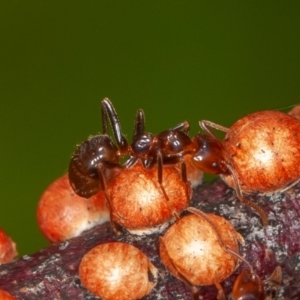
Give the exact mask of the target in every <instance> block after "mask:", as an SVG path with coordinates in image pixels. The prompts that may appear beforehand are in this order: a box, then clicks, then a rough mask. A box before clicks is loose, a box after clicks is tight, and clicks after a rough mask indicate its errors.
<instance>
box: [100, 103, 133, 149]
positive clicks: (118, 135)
mask: <svg viewBox="0 0 300 300" xmlns="http://www.w3.org/2000/svg"><path fill="white" fill-rule="evenodd" d="M101 106H102V126H103V132H104V134H107V123H108V122H107V118H109V120H110V124H111V127H112V130H113V133H114V137H115V139H116V142H117V144H118V147H119V149H120V152H121V154H123V153H124V154H126V153H127V151H128V142H127V140H126V138H125V136H124V134H123V133H122V129H121V124H120V121H119V119H118V116H117V113H116V110H115V108H114V106H113V105H112V103H111V101H110V100H109V99H108V98H105V99H103V100H102V102H101Z"/></svg>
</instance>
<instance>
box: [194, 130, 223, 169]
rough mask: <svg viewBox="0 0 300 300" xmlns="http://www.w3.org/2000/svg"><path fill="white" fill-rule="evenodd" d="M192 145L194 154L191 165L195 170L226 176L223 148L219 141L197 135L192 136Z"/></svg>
mask: <svg viewBox="0 0 300 300" xmlns="http://www.w3.org/2000/svg"><path fill="white" fill-rule="evenodd" d="M193 144H194V146H195V153H194V155H193V157H192V163H193V165H194V166H195V167H196V168H198V169H200V170H202V171H203V172H207V173H211V174H228V170H227V167H226V163H225V161H224V157H223V156H224V154H223V153H224V148H223V145H222V143H221V142H220V141H219V140H217V139H216V138H213V137H211V136H209V135H205V134H200V133H199V134H196V135H195V136H194V138H193Z"/></svg>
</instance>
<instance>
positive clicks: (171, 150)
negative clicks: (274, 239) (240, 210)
mask: <svg viewBox="0 0 300 300" xmlns="http://www.w3.org/2000/svg"><path fill="white" fill-rule="evenodd" d="M101 108H102V134H100V135H96V136H92V137H90V138H89V139H88V140H87V141H85V142H83V143H82V144H80V145H78V146H77V149H76V150H75V152H74V154H73V155H72V158H71V161H70V164H69V180H70V184H71V186H72V187H73V189H74V191H75V193H76V194H78V195H79V196H82V197H85V198H89V197H91V196H92V195H94V194H96V193H97V192H99V191H100V190H104V192H105V191H106V186H107V184H108V182H109V181H110V180H111V179H112V178H113V176H115V174H116V173H118V172H121V171H122V169H123V168H129V167H131V166H133V165H134V164H135V163H136V162H137V161H138V160H140V161H141V162H142V164H143V166H144V167H145V168H147V169H150V168H151V167H153V166H154V165H155V164H157V166H158V183H159V185H160V188H161V190H162V192H163V194H164V197H165V199H166V200H167V201H168V200H169V198H168V195H167V194H166V192H165V189H164V187H163V186H162V182H163V167H164V166H166V165H176V164H179V165H180V169H181V176H182V180H183V181H184V182H188V179H187V171H186V162H185V158H186V157H188V156H189V157H190V162H191V164H192V165H193V166H194V167H195V168H197V169H199V170H201V171H203V172H207V173H211V174H221V175H232V178H233V180H234V184H235V190H236V194H237V197H238V198H239V199H240V200H241V201H242V202H244V203H246V204H247V205H249V206H251V207H252V208H254V209H255V210H256V211H257V212H258V213H259V215H260V216H261V218H262V220H263V223H264V225H267V217H266V214H265V212H264V211H263V210H262V209H261V208H260V207H259V206H258V205H256V204H255V203H253V202H251V201H249V200H247V199H245V198H244V197H243V194H242V190H241V187H240V185H239V182H238V179H237V175H236V173H235V171H234V169H233V167H232V166H231V165H230V164H229V163H227V162H226V160H225V157H226V153H225V149H224V145H223V143H222V142H221V141H220V140H218V138H217V137H216V136H215V135H214V134H213V133H212V132H211V130H209V128H208V126H210V127H212V128H216V129H219V130H222V131H225V132H228V131H229V129H228V128H225V127H223V126H220V125H217V124H214V123H212V122H209V121H200V123H199V124H200V127H201V128H202V129H203V131H204V132H205V133H206V134H201V133H198V134H196V135H195V136H194V137H193V138H190V137H189V128H190V125H189V123H188V122H187V121H184V122H182V123H180V124H178V125H176V126H174V127H172V128H170V129H168V130H165V131H163V132H161V133H158V134H156V135H154V134H151V133H148V132H146V131H145V115H144V111H143V110H142V109H139V110H138V111H137V114H136V118H135V125H134V134H133V141H132V143H131V144H128V142H127V140H126V138H125V136H124V134H123V133H122V130H121V125H120V122H119V119H118V117H117V113H116V111H115V108H114V107H113V105H112V103H111V101H110V100H109V99H107V98H105V99H104V100H103V101H102V102H101ZM108 122H110V124H111V127H112V130H113V135H114V138H115V141H116V144H115V143H114V141H113V140H112V138H111V137H109V136H108ZM126 156H127V159H126V160H125V162H124V163H123V164H121V162H120V159H121V158H123V157H126ZM187 194H188V193H187ZM107 199H108V205H109V206H110V202H109V197H107ZM174 216H175V217H176V218H177V219H178V218H179V217H178V215H177V213H176V212H174Z"/></svg>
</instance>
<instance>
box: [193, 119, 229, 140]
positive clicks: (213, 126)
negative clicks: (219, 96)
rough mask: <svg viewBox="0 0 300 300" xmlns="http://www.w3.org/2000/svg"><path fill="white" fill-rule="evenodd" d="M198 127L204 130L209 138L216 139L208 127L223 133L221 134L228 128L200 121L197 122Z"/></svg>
mask: <svg viewBox="0 0 300 300" xmlns="http://www.w3.org/2000/svg"><path fill="white" fill-rule="evenodd" d="M199 125H200V127H201V128H202V130H204V131H205V132H206V133H207V134H208V135H210V136H211V137H213V138H215V139H218V138H217V137H216V135H215V134H214V133H213V132H212V131H211V130H210V129H209V127H211V128H214V129H217V130H220V131H223V132H228V131H229V128H227V127H224V126H222V125H219V124H216V123H213V122H211V121H207V120H202V121H200V122H199Z"/></svg>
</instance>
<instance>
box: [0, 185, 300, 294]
mask: <svg viewBox="0 0 300 300" xmlns="http://www.w3.org/2000/svg"><path fill="white" fill-rule="evenodd" d="M251 199H252V200H253V201H255V203H257V204H258V205H260V206H261V207H262V208H263V209H264V210H265V212H266V213H267V215H268V218H269V223H270V225H269V226H268V227H267V228H266V229H264V228H263V227H262V226H261V221H260V219H259V218H258V217H257V215H256V213H255V212H254V211H253V210H252V209H251V208H249V207H246V206H245V205H243V204H242V203H240V202H239V201H238V200H237V199H236V197H235V192H234V191H233V190H232V189H230V188H228V187H227V186H226V185H225V184H224V183H223V182H222V181H221V180H217V181H215V182H213V183H205V184H203V185H201V186H199V187H197V188H196V189H195V190H194V193H193V200H192V202H191V205H192V206H195V207H197V208H199V209H201V210H202V211H204V212H211V213H215V214H219V215H221V216H224V217H225V218H226V219H228V220H230V221H231V223H232V224H233V226H234V227H235V228H236V230H237V231H238V232H239V233H241V234H242V235H243V237H244V238H245V241H246V244H245V246H243V247H241V253H242V254H243V255H244V256H245V257H246V258H247V259H248V260H249V261H250V263H251V264H252V265H253V267H254V269H255V270H256V271H257V273H258V274H259V275H260V276H261V277H262V278H263V279H265V278H267V277H268V276H270V274H271V273H272V271H273V270H274V268H275V267H276V266H277V265H280V266H281V267H282V270H283V283H282V286H281V287H280V288H279V291H278V294H277V298H276V299H300V285H299V278H300V230H299V228H300V219H299V214H300V202H299V201H300V184H298V185H296V186H295V187H294V188H291V189H290V190H288V191H286V192H285V193H283V194H276V195H273V196H271V197H262V196H258V195H256V196H252V197H251ZM158 236H159V235H157V234H153V235H150V236H133V235H130V234H129V233H127V232H125V230H124V232H123V234H121V235H119V236H116V235H114V234H113V232H112V230H111V228H110V226H109V224H108V223H106V224H103V225H101V226H97V227H95V228H93V229H91V230H89V231H87V232H85V233H84V234H82V235H81V236H79V237H76V238H73V239H70V240H68V241H66V242H64V243H61V244H55V245H51V246H49V247H47V248H45V249H42V250H40V251H38V252H37V253H35V254H33V255H30V256H29V255H28V256H27V255H26V256H23V257H21V258H19V259H17V260H15V261H14V262H12V263H10V264H6V265H1V266H0V288H2V289H4V290H6V291H8V292H10V293H11V294H12V295H14V296H15V297H16V298H17V299H30V300H34V299H39V300H40V299H44V300H46V299H49V300H50V299H51V300H55V299H65V300H67V299H70V300H71V299H72V300H74V299H77V300H80V299H86V300H88V299H89V300H92V299H99V298H98V297H95V296H93V295H92V294H91V293H90V292H88V291H87V290H86V289H85V288H84V287H83V286H82V285H81V282H80V279H79V277H78V266H79V263H80V260H81V258H82V257H83V255H84V254H85V253H86V252H87V251H88V250H90V249H91V248H93V247H94V246H96V245H97V244H100V243H104V242H108V241H121V242H127V243H130V244H133V245H134V246H136V247H138V248H139V249H141V250H142V251H143V252H144V253H145V254H146V255H148V257H149V258H150V260H151V262H152V263H153V264H154V265H155V266H156V267H157V268H159V280H158V284H157V286H156V287H155V289H154V290H152V292H151V293H150V294H149V295H148V296H146V297H145V298H144V299H147V300H157V299H174V300H175V299H191V296H192V295H191V291H190V289H189V288H188V287H187V286H185V285H184V284H183V283H182V282H180V281H178V280H177V279H175V278H174V277H173V276H171V275H170V274H169V273H168V272H167V271H166V269H165V268H164V267H163V266H162V265H161V263H160V261H159V257H158ZM242 267H243V265H241V266H240V267H239V268H238V269H237V270H236V271H235V272H234V274H232V275H231V276H230V277H229V278H228V279H227V280H225V281H224V282H223V283H222V286H223V287H224V290H225V292H226V294H227V295H230V292H231V288H232V284H233V281H234V279H235V278H236V276H237V274H239V272H240V271H241V268H242ZM120 284H122V283H121V282H120ZM200 294H201V296H202V297H201V298H200V299H208V300H211V299H216V294H217V291H216V288H215V287H214V286H208V287H202V288H201V289H200Z"/></svg>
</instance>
